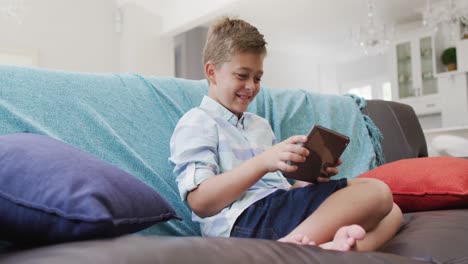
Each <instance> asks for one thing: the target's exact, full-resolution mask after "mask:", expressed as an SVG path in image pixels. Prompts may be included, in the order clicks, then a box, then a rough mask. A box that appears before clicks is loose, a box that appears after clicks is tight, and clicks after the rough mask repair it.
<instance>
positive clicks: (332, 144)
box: [283, 125, 350, 183]
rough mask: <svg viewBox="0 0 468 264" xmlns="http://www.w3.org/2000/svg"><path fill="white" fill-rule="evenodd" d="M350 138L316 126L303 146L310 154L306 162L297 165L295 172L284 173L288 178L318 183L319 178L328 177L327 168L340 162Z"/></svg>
mask: <svg viewBox="0 0 468 264" xmlns="http://www.w3.org/2000/svg"><path fill="white" fill-rule="evenodd" d="M349 141H350V140H349V137H347V136H345V135H343V134H340V133H338V132H336V131H333V130H331V129H328V128H326V127H323V126H319V125H314V126H313V127H312V129H311V131H310V132H309V134H308V135H307V142H306V143H304V144H303V146H304V147H305V148H307V149H308V150H309V152H310V154H309V156H308V157H306V160H305V162H303V163H295V162H291V164H294V165H297V167H298V169H297V170H296V171H295V172H290V173H287V172H283V175H284V176H285V177H287V178H291V179H295V180H300V181H306V182H312V183H317V178H318V177H320V176H324V177H326V176H327V173H326V168H327V167H329V166H332V165H334V164H336V163H337V162H338V159H339V158H340V156H341V154H343V152H344V150H345V149H346V147H347V146H348V144H349Z"/></svg>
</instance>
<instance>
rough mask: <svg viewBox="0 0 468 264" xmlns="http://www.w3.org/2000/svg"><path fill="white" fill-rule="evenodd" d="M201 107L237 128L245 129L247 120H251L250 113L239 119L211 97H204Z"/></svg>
mask: <svg viewBox="0 0 468 264" xmlns="http://www.w3.org/2000/svg"><path fill="white" fill-rule="evenodd" d="M200 107H201V108H203V109H204V110H207V111H209V112H212V113H215V114H217V115H219V116H221V117H222V118H223V119H224V120H226V121H228V122H229V123H230V124H232V125H233V126H236V127H240V128H244V126H245V120H246V119H248V118H249V116H250V115H249V113H246V112H244V113H243V115H242V117H241V118H238V117H237V116H236V115H235V114H233V113H232V112H231V111H229V110H228V109H226V107H224V106H223V105H221V104H220V103H218V102H217V101H216V100H214V99H213V98H211V97H209V96H204V97H203V99H202V102H201V104H200Z"/></svg>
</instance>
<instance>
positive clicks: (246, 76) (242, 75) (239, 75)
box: [237, 73, 248, 79]
mask: <svg viewBox="0 0 468 264" xmlns="http://www.w3.org/2000/svg"><path fill="white" fill-rule="evenodd" d="M237 76H238V77H239V78H240V79H247V78H248V75H247V74H241V73H238V74H237Z"/></svg>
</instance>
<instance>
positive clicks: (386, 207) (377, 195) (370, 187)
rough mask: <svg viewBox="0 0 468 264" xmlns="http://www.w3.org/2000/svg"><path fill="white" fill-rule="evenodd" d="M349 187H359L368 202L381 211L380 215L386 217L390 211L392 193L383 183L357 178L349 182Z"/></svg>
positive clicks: (376, 180)
mask: <svg viewBox="0 0 468 264" xmlns="http://www.w3.org/2000/svg"><path fill="white" fill-rule="evenodd" d="M351 185H359V186H360V188H362V191H363V192H364V193H366V194H367V195H368V197H367V199H368V201H369V202H370V203H371V204H372V205H373V207H375V209H376V210H378V211H381V212H382V214H384V215H387V214H388V213H390V211H391V210H392V208H393V195H392V191H391V190H390V188H389V187H388V185H387V184H386V183H384V182H383V181H381V180H378V179H371V178H359V179H353V180H351Z"/></svg>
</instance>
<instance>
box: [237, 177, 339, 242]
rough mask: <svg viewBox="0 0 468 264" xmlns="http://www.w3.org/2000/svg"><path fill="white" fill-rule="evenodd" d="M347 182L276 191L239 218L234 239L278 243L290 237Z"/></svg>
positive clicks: (333, 181) (336, 181)
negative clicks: (276, 241) (241, 238)
mask: <svg viewBox="0 0 468 264" xmlns="http://www.w3.org/2000/svg"><path fill="white" fill-rule="evenodd" d="M347 185H348V181H347V179H339V180H331V181H329V182H325V183H320V184H316V185H309V186H306V187H302V188H297V189H293V190H277V191H275V192H274V193H272V194H270V195H268V196H266V197H265V198H263V199H260V200H259V201H257V202H255V203H253V204H252V205H251V206H250V207H248V208H247V209H245V210H244V212H242V214H241V215H240V216H239V217H238V218H237V220H236V222H235V223H234V226H233V228H232V230H231V237H245V238H261V239H270V240H277V239H280V238H282V237H284V236H286V235H288V234H289V233H290V232H291V231H292V230H293V229H294V228H296V227H297V226H298V225H299V224H300V223H302V221H304V220H305V219H306V218H307V217H309V216H310V215H311V214H312V213H313V212H314V211H315V210H316V209H317V208H318V207H319V206H320V204H322V203H323V201H325V199H327V197H329V196H330V195H331V194H333V193H334V192H336V191H338V190H340V189H342V188H344V187H346V186H347Z"/></svg>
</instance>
